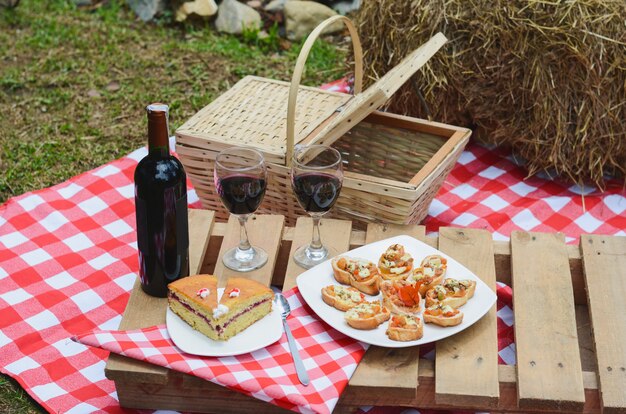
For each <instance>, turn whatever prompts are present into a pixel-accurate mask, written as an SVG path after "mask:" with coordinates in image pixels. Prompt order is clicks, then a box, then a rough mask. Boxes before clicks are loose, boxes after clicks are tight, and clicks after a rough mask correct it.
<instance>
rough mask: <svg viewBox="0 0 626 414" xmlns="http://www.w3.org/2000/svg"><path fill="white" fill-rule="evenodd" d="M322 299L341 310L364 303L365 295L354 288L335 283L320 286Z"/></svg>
mask: <svg viewBox="0 0 626 414" xmlns="http://www.w3.org/2000/svg"><path fill="white" fill-rule="evenodd" d="M322 299H323V300H324V302H325V303H326V304H327V305H329V306H332V307H334V308H335V309H338V310H340V311H342V312H345V311H347V310H349V309H352V308H354V307H355V306H357V305H359V304H361V303H366V301H365V296H364V295H363V294H362V293H361V292H359V291H358V290H356V289H355V288H353V287H345V286H336V285H330V286H326V287H324V288H322Z"/></svg>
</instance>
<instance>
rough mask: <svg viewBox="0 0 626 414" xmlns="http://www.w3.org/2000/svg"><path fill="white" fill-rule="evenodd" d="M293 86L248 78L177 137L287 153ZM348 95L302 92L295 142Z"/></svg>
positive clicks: (208, 107) (203, 111)
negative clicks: (290, 87) (288, 98)
mask: <svg viewBox="0 0 626 414" xmlns="http://www.w3.org/2000/svg"><path fill="white" fill-rule="evenodd" d="M289 85H290V84H289V83H287V82H280V81H274V80H269V79H264V78H257V77H254V76H247V77H245V78H244V79H242V80H241V81H239V82H238V83H237V84H236V85H235V86H234V87H233V88H231V89H230V90H228V91H227V92H226V93H224V94H223V95H221V96H220V97H219V98H217V99H216V100H214V101H213V102H212V103H211V104H210V105H208V106H206V107H205V108H203V109H202V110H200V112H198V113H197V114H196V115H194V116H193V117H192V118H191V119H190V120H189V121H188V122H186V123H185V125H183V127H181V129H179V130H178V131H177V134H181V135H191V136H196V137H202V138H206V139H207V140H210V141H215V142H216V143H223V144H227V146H242V145H249V146H253V147H255V148H257V149H258V150H260V151H261V152H263V153H266V154H274V155H278V154H284V153H285V151H286V146H285V143H286V130H287V124H286V120H287V115H286V114H287V105H286V102H287V97H288V95H289ZM350 98H351V96H350V95H346V94H342V93H336V92H329V91H325V90H321V89H316V88H310V87H306V86H301V87H300V89H299V93H298V102H297V105H296V112H297V114H298V116H297V120H296V129H295V131H296V135H295V142H296V143H298V142H300V141H302V140H303V139H304V138H306V137H307V136H308V135H309V134H310V133H311V131H312V130H313V129H315V128H316V127H317V126H319V124H321V123H322V122H323V121H324V120H325V119H326V118H328V117H329V116H330V115H332V113H333V112H335V110H336V109H337V108H338V107H340V106H341V105H343V104H344V103H345V102H347V101H348V100H349V99H350Z"/></svg>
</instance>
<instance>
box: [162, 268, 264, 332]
mask: <svg viewBox="0 0 626 414" xmlns="http://www.w3.org/2000/svg"><path fill="white" fill-rule="evenodd" d="M168 288H169V295H168V302H169V306H170V309H172V311H173V312H174V313H176V314H177V315H178V316H180V317H181V319H182V320H184V321H185V322H186V323H187V324H189V326H191V327H192V328H193V329H195V330H197V331H198V332H200V333H202V334H204V335H206V336H208V337H209V338H211V339H213V340H222V341H225V340H228V339H230V338H232V337H233V336H235V335H237V334H238V333H239V332H241V331H243V330H244V329H246V328H248V327H249V326H250V325H252V324H253V323H255V322H256V321H258V320H260V319H261V318H263V317H264V316H265V315H267V314H269V313H270V312H271V311H272V299H273V298H274V293H273V292H272V290H271V289H270V288H268V287H266V286H263V285H262V284H260V283H258V282H255V281H253V280H249V279H244V278H239V277H236V278H231V279H229V280H228V282H227V284H226V288H225V289H224V293H223V294H222V297H221V298H220V299H219V301H218V296H217V277H216V276H212V275H196V276H189V277H185V278H182V279H179V280H177V281H175V282H172V283H170V284H169V285H168Z"/></svg>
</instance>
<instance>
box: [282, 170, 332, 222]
mask: <svg viewBox="0 0 626 414" xmlns="http://www.w3.org/2000/svg"><path fill="white" fill-rule="evenodd" d="M291 182H292V187H293V191H294V193H295V194H296V198H297V199H298V202H299V203H300V206H301V207H302V208H303V209H305V210H306V211H307V212H309V213H325V212H327V211H328V210H330V209H331V208H332V206H333V205H334V204H335V201H337V198H338V197H339V192H340V191H341V180H340V179H339V178H337V177H335V176H334V175H330V174H321V173H310V174H299V175H296V176H295V177H293V179H292V181H291Z"/></svg>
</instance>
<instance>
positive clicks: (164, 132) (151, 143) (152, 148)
mask: <svg viewBox="0 0 626 414" xmlns="http://www.w3.org/2000/svg"><path fill="white" fill-rule="evenodd" d="M148 152H149V153H150V154H151V155H152V154H155V155H160V156H167V155H169V131H168V125H167V111H149V112H148Z"/></svg>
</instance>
